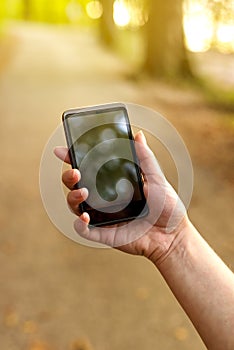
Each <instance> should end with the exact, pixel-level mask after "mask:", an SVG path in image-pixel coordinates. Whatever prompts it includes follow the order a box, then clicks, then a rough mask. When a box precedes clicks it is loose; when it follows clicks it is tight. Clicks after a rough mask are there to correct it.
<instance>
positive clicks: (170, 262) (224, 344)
mask: <svg viewBox="0 0 234 350" xmlns="http://www.w3.org/2000/svg"><path fill="white" fill-rule="evenodd" d="M177 239H178V240H180V241H179V242H176V241H175V242H174V246H172V247H171V248H170V252H169V254H168V255H167V256H166V257H165V258H164V259H163V260H162V261H156V262H155V265H156V266H157V268H158V269H159V271H160V272H161V274H162V276H163V277H164V279H165V280H166V282H167V284H168V285H169V287H170V289H171V290H172V292H173V294H174V295H175V297H176V298H177V300H178V301H179V303H180V304H181V306H182V307H183V309H184V310H185V312H186V313H187V315H188V316H189V318H190V320H191V321H192V322H193V324H194V326H195V328H196V329H197V331H198V333H199V334H200V336H201V338H202V339H203V341H204V343H205V344H206V346H207V347H208V349H215V350H216V349H217V350H218V349H220V350H229V349H230V350H231V349H234V336H233V329H234V275H233V273H232V272H231V271H230V270H229V269H228V267H227V266H226V265H225V264H224V263H223V262H222V261H221V259H220V258H219V257H218V256H217V255H216V254H215V252H214V251H213V250H212V249H211V248H210V247H209V246H208V244H207V243H206V242H205V241H204V239H203V238H202V237H201V236H200V235H199V233H198V232H197V231H196V229H195V228H194V227H193V226H192V225H191V224H190V223H188V225H187V226H186V228H185V229H184V232H182V234H181V235H179V236H178V238H177Z"/></svg>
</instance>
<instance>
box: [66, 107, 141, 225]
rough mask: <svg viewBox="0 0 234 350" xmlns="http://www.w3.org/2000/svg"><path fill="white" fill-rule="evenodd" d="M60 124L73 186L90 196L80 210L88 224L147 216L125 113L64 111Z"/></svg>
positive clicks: (114, 110) (117, 110)
mask: <svg viewBox="0 0 234 350" xmlns="http://www.w3.org/2000/svg"><path fill="white" fill-rule="evenodd" d="M63 120H64V127H65V132H66V137H67V142H68V146H69V153H70V158H71V162H72V166H73V167H74V168H78V169H80V172H81V180H80V182H79V184H78V186H79V187H80V188H81V187H86V188H87V189H88V191H89V197H88V199H87V201H85V202H83V203H82V205H81V210H82V211H87V212H88V213H89V215H90V224H91V225H94V226H99V225H106V224H111V223H116V222H120V221H125V220H131V219H134V218H137V217H139V216H140V217H142V216H144V215H146V213H147V206H146V200H145V197H144V193H143V182H142V176H141V171H140V168H139V165H138V160H137V157H136V152H135V146H134V140H133V137H132V132H131V127H130V122H129V119H128V114H127V110H126V108H125V107H123V106H118V107H109V106H108V107H104V108H100V107H99V108H98V109H97V110H95V109H92V110H86V109H84V110H81V111H77V112H75V111H74V110H73V111H70V112H69V111H67V112H65V114H64V116H63Z"/></svg>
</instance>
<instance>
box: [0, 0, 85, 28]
mask: <svg viewBox="0 0 234 350" xmlns="http://www.w3.org/2000/svg"><path fill="white" fill-rule="evenodd" d="M88 1H89V0H50V1H49V0H1V2H0V20H1V19H28V20H33V21H40V22H49V23H67V22H71V21H73V19H72V18H71V17H72V16H69V8H70V12H71V11H73V10H74V11H76V12H77V13H75V15H76V18H77V21H76V22H78V23H79V24H83V23H84V22H87V21H89V23H90V22H91V21H90V20H88V18H87V15H86V13H85V6H86V4H87V2H88ZM26 13H27V16H25V14H26ZM25 17H27V18H25Z"/></svg>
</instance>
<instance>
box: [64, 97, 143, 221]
mask: <svg viewBox="0 0 234 350" xmlns="http://www.w3.org/2000/svg"><path fill="white" fill-rule="evenodd" d="M118 110H122V111H123V112H124V117H125V120H126V126H127V130H128V139H129V143H130V147H131V151H132V157H133V161H134V164H135V169H136V175H137V180H138V181H137V183H138V186H139V190H140V193H141V197H142V199H141V201H131V202H130V203H129V204H128V205H127V206H126V207H125V208H124V209H123V210H121V211H119V212H118V211H117V212H116V213H111V214H110V213H103V212H102V211H101V212H100V211H98V210H97V209H94V208H91V207H90V206H89V205H88V204H87V203H86V202H83V203H81V204H80V205H79V209H80V212H81V213H83V212H88V213H89V215H90V226H91V227H92V226H106V225H113V224H117V223H120V222H125V221H130V220H134V219H138V218H142V217H145V216H147V215H148V213H149V209H148V206H147V202H146V198H145V195H144V191H143V186H144V182H143V176H142V173H141V170H140V166H139V160H138V158H137V155H136V150H135V146H134V137H133V134H132V130H131V124H130V120H129V116H128V111H127V106H126V105H125V104H123V103H108V104H102V105H96V106H88V107H82V108H74V109H69V110H66V111H65V112H64V113H63V114H62V121H63V126H64V131H65V136H66V141H67V146H68V152H69V157H70V161H71V166H72V168H73V169H79V167H78V164H77V161H76V156H75V150H74V147H73V141H72V137H71V133H70V127H69V125H68V119H69V118H71V117H72V118H74V117H77V118H79V117H80V116H85V115H90V114H97V115H98V114H101V113H108V112H113V111H118ZM131 141H132V142H131ZM74 188H76V189H79V183H77V184H76V185H75V186H74ZM137 202H139V203H137ZM136 204H138V207H137V205H136ZM133 207H134V208H133ZM88 208H90V209H88ZM113 208H114V207H113ZM141 208H142V210H140V209H141ZM116 209H117V207H116ZM134 210H135V213H134ZM100 213H101V214H100ZM94 214H96V220H95V219H94ZM121 214H122V215H121ZM98 215H99V216H100V217H101V216H103V217H104V216H105V219H103V220H100V219H98ZM114 215H115V217H114Z"/></svg>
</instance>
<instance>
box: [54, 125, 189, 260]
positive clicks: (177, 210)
mask: <svg viewBox="0 0 234 350" xmlns="http://www.w3.org/2000/svg"><path fill="white" fill-rule="evenodd" d="M135 146H136V152H137V156H138V159H139V161H140V167H141V169H142V171H143V174H144V193H145V196H146V198H147V203H148V206H149V215H148V216H147V217H145V218H141V219H137V220H134V221H133V222H130V223H124V224H122V223H121V224H116V225H112V226H106V227H105V228H92V229H89V226H88V225H89V220H90V218H89V215H88V213H80V211H79V204H80V203H82V202H83V201H85V200H86V199H87V198H88V190H87V189H86V188H81V189H74V185H75V184H76V183H77V182H79V181H80V179H81V174H80V172H79V171H78V170H77V169H71V170H67V171H65V172H64V173H63V176H62V181H63V183H64V184H65V185H66V186H67V187H68V188H69V189H70V190H71V191H70V192H69V194H68V196H67V202H68V205H69V207H70V208H71V209H72V211H73V212H74V213H75V214H76V215H77V216H78V217H79V219H77V220H76V221H75V224H74V226H75V229H76V231H77V232H78V233H79V235H80V236H82V237H84V238H86V239H88V240H92V241H95V242H99V243H102V244H106V245H108V246H112V247H115V248H117V249H119V250H121V251H124V252H127V253H131V254H137V255H144V256H145V257H147V258H149V259H151V260H153V261H154V263H157V262H158V263H160V262H161V261H163V260H164V258H165V257H166V256H168V254H170V251H171V250H172V249H173V247H174V245H175V244H176V242H177V241H178V242H179V241H180V240H181V236H182V235H183V231H184V228H185V227H186V226H187V225H188V222H189V221H188V218H187V215H186V211H185V208H184V206H183V204H182V202H181V200H180V199H179V197H178V195H177V194H176V192H175V191H174V189H173V188H172V187H171V185H170V184H169V183H168V182H167V180H166V178H165V176H164V175H163V173H162V171H161V169H160V167H159V165H158V163H157V161H156V159H155V157H154V154H153V152H152V151H151V150H150V148H149V147H148V145H147V142H146V139H145V136H144V134H143V132H141V131H140V132H138V133H137V134H136V136H135ZM54 152H55V154H56V156H57V157H58V158H60V159H61V160H63V161H65V162H66V163H70V159H69V155H68V150H67V148H65V147H56V149H55V151H54Z"/></svg>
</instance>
